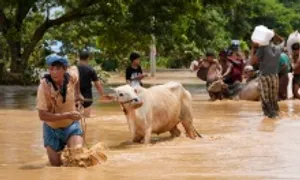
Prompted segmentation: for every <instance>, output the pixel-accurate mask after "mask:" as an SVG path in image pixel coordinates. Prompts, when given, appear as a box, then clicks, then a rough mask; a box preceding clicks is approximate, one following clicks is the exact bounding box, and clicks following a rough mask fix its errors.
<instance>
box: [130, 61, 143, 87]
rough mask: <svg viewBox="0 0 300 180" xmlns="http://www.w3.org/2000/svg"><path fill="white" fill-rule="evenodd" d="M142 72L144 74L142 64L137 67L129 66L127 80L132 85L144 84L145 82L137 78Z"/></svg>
mask: <svg viewBox="0 0 300 180" xmlns="http://www.w3.org/2000/svg"><path fill="white" fill-rule="evenodd" d="M142 74H143V70H142V67H141V66H138V67H137V68H133V67H132V66H129V67H128V68H127V69H126V80H127V81H130V85H131V86H138V85H140V86H143V83H142V82H141V81H140V80H138V79H135V78H136V77H138V76H139V75H142Z"/></svg>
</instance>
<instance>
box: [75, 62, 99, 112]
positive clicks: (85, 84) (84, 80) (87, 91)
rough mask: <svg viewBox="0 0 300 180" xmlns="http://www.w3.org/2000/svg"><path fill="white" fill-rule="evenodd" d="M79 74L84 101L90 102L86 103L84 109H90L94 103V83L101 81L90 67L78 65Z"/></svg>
mask: <svg viewBox="0 0 300 180" xmlns="http://www.w3.org/2000/svg"><path fill="white" fill-rule="evenodd" d="M77 68H78V73H79V82H80V92H81V94H82V96H83V97H84V99H89V100H90V101H85V102H84V103H83V107H84V108H87V107H90V106H91V105H92V103H93V101H92V99H93V93H92V82H96V81H99V78H98V76H97V73H96V71H95V70H94V68H92V67H91V66H89V65H83V64H79V65H77Z"/></svg>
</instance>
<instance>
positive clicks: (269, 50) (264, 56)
mask: <svg viewBox="0 0 300 180" xmlns="http://www.w3.org/2000/svg"><path fill="white" fill-rule="evenodd" d="M280 54H281V50H280V47H277V46H276V47H272V46H270V45H267V46H260V47H259V48H258V49H257V52H256V56H257V58H258V59H259V62H260V65H259V71H260V74H261V75H263V76H265V75H270V74H271V75H272V74H278V64H279V59H280Z"/></svg>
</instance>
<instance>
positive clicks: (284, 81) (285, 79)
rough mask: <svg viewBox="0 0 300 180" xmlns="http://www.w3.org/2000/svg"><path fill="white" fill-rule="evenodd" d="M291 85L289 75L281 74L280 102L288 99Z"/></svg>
mask: <svg viewBox="0 0 300 180" xmlns="http://www.w3.org/2000/svg"><path fill="white" fill-rule="evenodd" d="M288 85H289V75H288V74H287V73H284V74H279V93H278V97H279V100H286V99H287V92H288V91H287V89H288Z"/></svg>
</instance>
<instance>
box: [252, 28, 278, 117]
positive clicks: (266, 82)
mask: <svg viewBox="0 0 300 180" xmlns="http://www.w3.org/2000/svg"><path fill="white" fill-rule="evenodd" d="M273 39H274V40H275V39H278V40H280V41H281V42H282V40H283V39H282V38H281V37H280V36H278V35H277V34H275V37H274V38H273ZM253 47H255V45H254V46H253ZM280 54H281V47H280V46H272V45H271V43H269V44H268V45H266V46H259V47H258V48H257V51H256V54H255V56H253V59H252V61H253V62H252V63H253V64H257V63H258V62H259V71H260V75H259V88H260V96H261V102H262V110H263V112H264V115H265V116H267V117H269V118H276V117H277V116H278V115H279V114H278V113H279V106H278V90H279V79H278V64H279V59H280Z"/></svg>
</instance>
